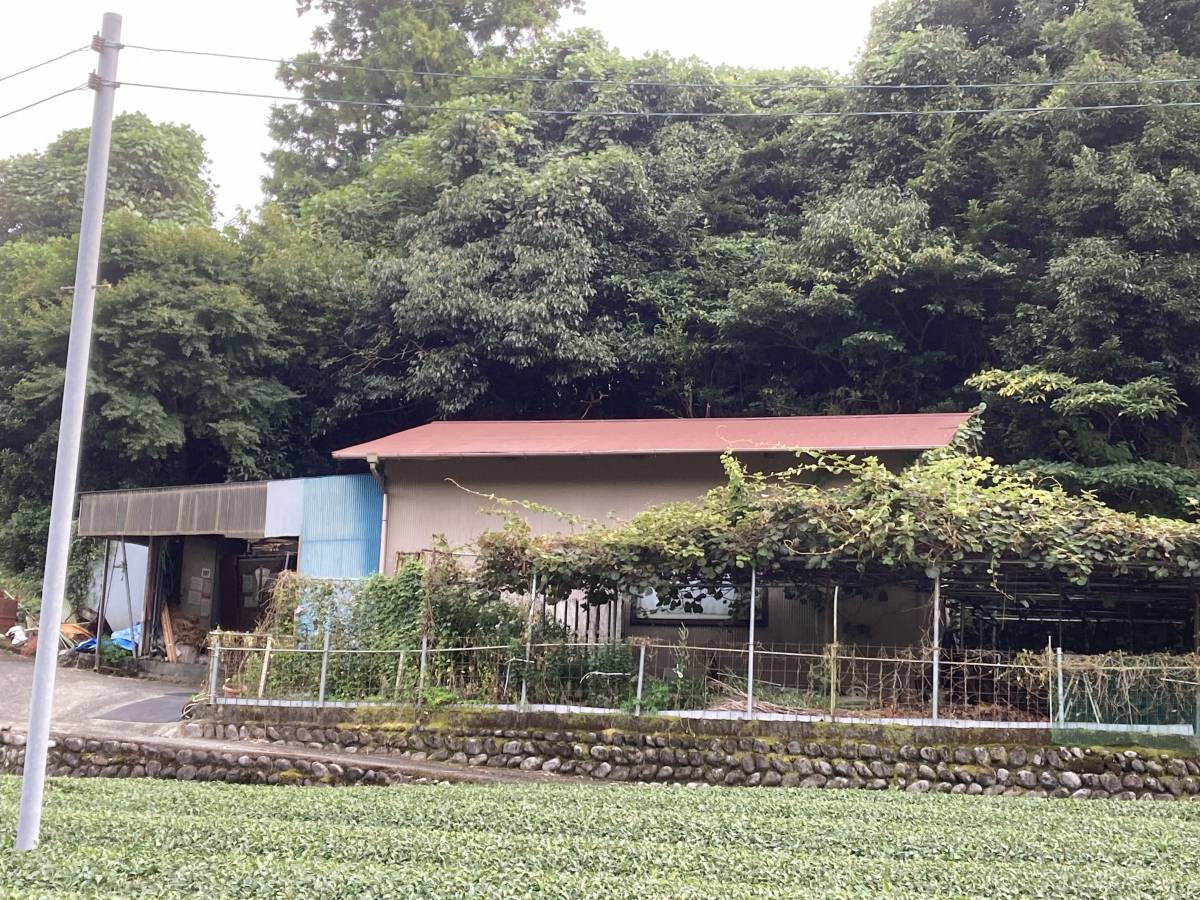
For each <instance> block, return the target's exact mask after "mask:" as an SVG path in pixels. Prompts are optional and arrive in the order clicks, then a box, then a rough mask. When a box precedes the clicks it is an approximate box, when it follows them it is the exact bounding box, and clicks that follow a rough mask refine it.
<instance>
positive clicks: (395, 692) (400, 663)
mask: <svg viewBox="0 0 1200 900" xmlns="http://www.w3.org/2000/svg"><path fill="white" fill-rule="evenodd" d="M404 653H405V651H403V650H401V651H400V659H398V660H397V661H396V686H395V687H394V688H392V699H393V700H399V699H400V683H401V681H402V680H403V678H404Z"/></svg>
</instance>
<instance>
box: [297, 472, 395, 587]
mask: <svg viewBox="0 0 1200 900" xmlns="http://www.w3.org/2000/svg"><path fill="white" fill-rule="evenodd" d="M382 527H383V494H382V492H381V491H380V490H379V485H378V484H376V483H375V479H374V478H372V477H371V476H370V475H342V476H334V477H330V478H306V479H304V515H303V519H302V521H301V525H300V560H299V567H298V568H299V571H300V574H301V575H312V576H316V577H320V578H361V577H363V576H366V575H371V574H373V573H374V572H378V571H379V539H380V532H381V530H382Z"/></svg>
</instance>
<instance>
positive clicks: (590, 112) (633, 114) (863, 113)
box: [117, 81, 1200, 119]
mask: <svg viewBox="0 0 1200 900" xmlns="http://www.w3.org/2000/svg"><path fill="white" fill-rule="evenodd" d="M117 86H124V87H133V88H149V89H152V90H162V91H182V92H185V93H189V94H214V95H217V96H222V97H249V98H255V99H260V100H279V101H284V102H287V103H309V104H317V105H319V104H327V105H332V106H360V107H374V108H378V109H390V110H393V111H395V112H404V111H405V110H416V111H418V112H448V113H457V114H464V113H489V114H496V113H520V114H522V115H529V116H568V117H576V118H605V117H607V118H630V119H647V118H648V119H837V118H895V117H900V116H966V115H990V114H992V113H1026V114H1034V113H1048V112H1092V111H1100V110H1120V109H1165V108H1191V107H1200V100H1196V101H1191V100H1188V101H1184V100H1175V101H1162V102H1155V103H1100V104H1095V105H1087V106H1085V105H1080V106H999V107H994V108H988V107H979V108H974V109H966V108H963V109H959V108H954V109H876V110H786V111H785V110H764V111H762V112H744V111H738V112H716V111H689V110H654V111H640V110H628V109H614V110H604V109H524V108H521V107H516V106H470V107H455V106H447V105H446V104H415V103H414V104H405V103H388V102H385V101H382V100H354V99H350V100H345V99H340V98H336V97H294V96H291V95H288V94H266V93H256V92H250V91H225V90H218V89H217V88H201V87H187V86H184V85H170V84H146V83H139V82H135V81H122V82H120V83H119V84H118V85H117Z"/></svg>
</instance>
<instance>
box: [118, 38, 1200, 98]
mask: <svg viewBox="0 0 1200 900" xmlns="http://www.w3.org/2000/svg"><path fill="white" fill-rule="evenodd" d="M121 46H122V48H123V49H127V50H145V51H148V52H150V53H172V54H177V55H181V56H205V57H212V58H215V59H235V60H242V61H244V62H263V63H271V64H272V65H277V66H278V65H285V64H286V65H293V66H306V67H308V68H310V69H331V70H334V71H349V72H375V73H379V74H385V75H412V76H416V77H421V78H452V79H462V80H468V81H499V82H504V83H530V84H563V85H598V86H604V85H609V86H617V87H674V88H713V89H717V90H763V89H766V88H804V89H811V90H827V91H839V90H852V91H927V90H946V89H951V88H956V89H960V90H996V89H1003V88H1048V87H1128V86H1134V85H1145V86H1156V85H1180V84H1200V78H1129V79H1108V80H1095V81H1086V80H1069V79H1068V80H1048V81H992V82H973V83H971V82H968V83H957V82H950V81H945V82H929V83H925V84H868V83H847V84H839V83H838V82H816V81H751V82H741V83H739V82H720V81H642V80H637V79H634V80H627V81H622V80H619V79H609V78H555V77H550V76H546V75H495V74H476V73H471V72H438V71H432V70H424V69H394V68H388V67H386V66H362V65H355V64H353V63H325V62H308V61H306V60H302V59H299V58H298V57H291V58H275V57H270V56H250V55H246V54H242V53H221V52H218V51H215V50H183V49H179V48H175V47H149V46H145V45H142V44H122V45H121Z"/></svg>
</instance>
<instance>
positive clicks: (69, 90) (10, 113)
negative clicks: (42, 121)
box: [0, 82, 87, 119]
mask: <svg viewBox="0 0 1200 900" xmlns="http://www.w3.org/2000/svg"><path fill="white" fill-rule="evenodd" d="M86 87H87V83H86V82H85V83H84V84H77V85H75V87H73V88H67V89H66V90H65V91H59V92H58V93H57V94H51V95H50V96H49V97H43V98H42V99H41V100H34V101H33V102H32V103H26V104H25V105H24V106H19V107H17V108H16V109H10V110H9V111H8V112H6V113H0V119H7V118H8V117H9V116H15V115H16V114H17V113H19V112H25V110H27V109H33V108H34V107H35V106H41V105H42V104H43V103H49V102H50V101H51V100H57V99H58V98H59V97H61V96H63V95H64V94H71V93H74V92H75V91H82V90H84V89H85V88H86Z"/></svg>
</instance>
